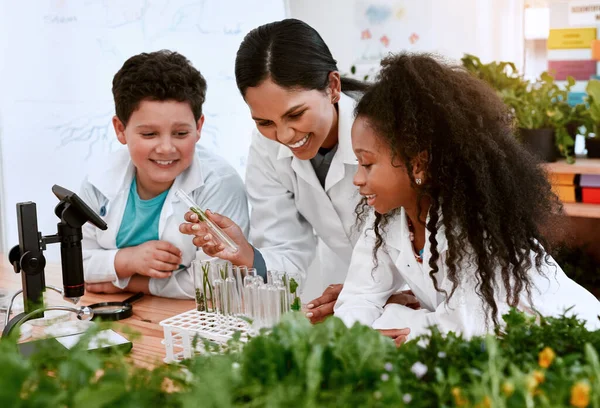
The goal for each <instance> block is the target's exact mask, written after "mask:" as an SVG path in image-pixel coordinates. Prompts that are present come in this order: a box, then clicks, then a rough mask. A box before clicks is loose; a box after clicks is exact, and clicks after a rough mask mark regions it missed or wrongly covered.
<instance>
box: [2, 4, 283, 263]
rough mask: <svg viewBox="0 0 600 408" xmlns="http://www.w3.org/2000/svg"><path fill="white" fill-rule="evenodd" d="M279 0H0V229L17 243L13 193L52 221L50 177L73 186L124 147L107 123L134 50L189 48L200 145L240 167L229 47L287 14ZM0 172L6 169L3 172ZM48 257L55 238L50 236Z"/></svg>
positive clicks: (246, 118) (55, 251) (246, 136)
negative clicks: (199, 109) (196, 76)
mask: <svg viewBox="0 0 600 408" xmlns="http://www.w3.org/2000/svg"><path fill="white" fill-rule="evenodd" d="M284 4H285V3H284V0H219V1H216V0H215V1H212V0H211V1H203V0H170V1H168V2H166V1H165V2H163V1H141V0H128V1H102V0H92V1H80V0H61V1H55V0H19V1H0V50H1V51H2V52H0V90H1V91H0V144H1V149H2V150H1V151H0V167H2V172H1V174H0V179H1V180H2V181H0V214H1V215H0V217H2V220H1V222H0V229H1V230H0V235H2V236H3V238H2V239H3V240H5V245H4V248H3V249H2V248H0V250H3V251H4V252H6V250H8V249H10V248H11V247H12V246H14V245H16V244H17V243H18V236H17V225H16V211H15V204H16V203H18V202H24V201H33V202H35V203H36V204H37V210H38V227H39V230H40V231H41V232H42V233H43V234H44V235H49V234H53V233H55V232H56V223H57V221H58V218H57V217H56V216H55V215H54V207H55V206H56V204H57V202H58V200H57V199H56V197H54V195H53V194H52V192H51V187H52V185H53V184H59V185H62V186H64V187H66V188H68V189H70V190H73V191H78V190H79V189H80V186H81V183H82V181H83V179H84V176H85V175H86V174H87V173H89V172H90V171H94V170H100V169H102V168H104V165H105V164H104V163H103V160H104V159H105V156H106V155H107V154H110V153H112V152H114V151H116V150H117V149H122V148H123V147H122V146H120V144H119V143H118V141H117V139H116V137H115V134H114V130H113V127H112V124H111V119H112V116H113V115H114V103H113V100H112V94H111V86H112V78H113V76H114V74H115V73H116V72H117V70H118V69H119V68H120V67H121V66H122V65H123V62H124V61H125V60H126V59H127V58H129V57H131V56H132V55H135V54H138V53H140V52H149V51H156V50H160V49H165V48H166V49H171V50H174V51H178V52H180V53H182V54H183V55H185V56H186V57H187V58H188V59H190V60H191V61H192V63H193V64H194V66H195V67H197V68H198V69H199V70H200V71H201V72H202V74H203V75H204V77H205V78H206V80H207V83H208V90H207V96H206V103H205V105H204V107H203V111H204V114H205V118H206V119H205V122H204V127H203V129H202V137H201V140H200V145H203V146H205V147H206V148H208V149H210V150H212V151H214V152H215V153H218V154H219V155H221V156H222V157H224V158H225V159H226V160H228V161H229V163H230V164H231V165H232V166H233V167H234V168H235V169H236V170H237V171H238V172H239V173H240V174H241V175H242V176H243V175H244V173H245V160H246V156H247V153H248V147H249V145H250V135H251V132H252V130H253V129H254V128H255V124H254V122H253V121H252V119H251V118H250V115H249V114H248V107H247V105H246V104H245V103H244V101H243V99H242V98H241V97H240V94H239V91H238V89H237V87H236V85H235V78H234V73H233V70H234V61H235V54H236V51H237V49H238V47H239V44H240V43H241V41H242V39H243V37H244V36H245V35H246V33H247V32H248V31H250V30H251V29H253V28H255V27H257V26H259V25H262V24H265V23H268V22H271V21H274V20H280V19H282V18H285V16H286V14H285V8H284ZM2 176H3V177H2ZM46 256H47V258H48V260H49V261H52V262H55V261H57V260H59V246H58V245H51V246H49V247H48V251H47V252H46Z"/></svg>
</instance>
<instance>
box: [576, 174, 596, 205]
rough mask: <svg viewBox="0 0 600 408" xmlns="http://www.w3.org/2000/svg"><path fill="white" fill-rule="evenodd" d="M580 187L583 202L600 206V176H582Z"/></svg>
mask: <svg viewBox="0 0 600 408" xmlns="http://www.w3.org/2000/svg"><path fill="white" fill-rule="evenodd" d="M579 185H580V186H581V201H582V202H584V203H590V204H600V175H598V174H582V175H581V178H580V180H579Z"/></svg>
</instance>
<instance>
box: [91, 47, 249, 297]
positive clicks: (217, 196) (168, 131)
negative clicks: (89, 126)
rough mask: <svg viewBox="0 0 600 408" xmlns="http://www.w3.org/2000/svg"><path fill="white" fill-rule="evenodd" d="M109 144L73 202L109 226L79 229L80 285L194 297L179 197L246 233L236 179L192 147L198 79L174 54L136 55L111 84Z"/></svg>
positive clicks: (198, 111)
mask: <svg viewBox="0 0 600 408" xmlns="http://www.w3.org/2000/svg"><path fill="white" fill-rule="evenodd" d="M112 92H113V96H114V101H115V110H116V115H115V116H114V117H113V126H114V128H115V132H116V134H117V139H118V140H119V142H121V143H122V144H123V145H126V146H127V148H128V150H123V151H119V152H116V153H113V154H112V155H111V157H110V158H109V159H108V161H107V165H106V168H104V169H103V170H102V171H99V172H95V173H92V174H90V175H89V176H88V178H87V179H86V180H85V181H84V183H83V187H82V190H81V197H82V198H83V199H84V200H85V201H86V203H87V204H88V205H89V206H90V207H91V208H92V209H94V210H95V211H96V212H97V213H98V214H99V215H100V216H101V217H102V218H103V219H104V221H106V223H107V224H108V230H107V231H100V230H99V229H97V228H94V227H93V226H91V225H90V224H86V225H84V227H83V236H84V238H83V244H82V245H83V262H84V270H85V280H86V282H87V283H88V284H87V286H86V288H87V290H88V291H91V292H104V293H115V292H121V291H129V292H139V291H141V292H144V293H150V294H152V295H157V296H164V297H171V298H193V291H194V284H193V278H192V274H191V268H188V267H189V266H190V263H191V261H192V260H194V259H195V257H196V251H197V248H196V247H195V246H194V245H193V243H192V242H191V240H190V239H189V238H188V237H187V236H185V235H183V234H181V233H180V232H179V224H180V223H181V221H182V220H183V215H184V213H185V211H186V210H187V208H186V207H185V205H184V204H183V203H182V202H180V201H179V199H178V198H177V197H175V192H176V191H177V190H178V189H183V190H184V191H185V192H186V193H188V194H189V195H190V196H191V197H192V198H193V199H194V200H195V201H196V203H197V204H198V205H200V207H202V208H204V209H212V210H214V211H218V212H219V213H221V214H226V215H227V216H228V217H231V218H233V219H234V220H235V221H236V222H237V223H239V225H240V226H243V228H244V231H245V233H246V234H247V233H248V223H249V221H248V204H247V198H246V193H245V190H244V185H243V182H242V180H241V178H240V177H239V175H238V174H237V172H236V171H235V170H234V169H233V168H232V167H231V166H230V165H229V164H227V163H226V162H225V161H224V160H223V159H221V158H219V157H217V156H215V155H213V154H211V153H209V152H208V151H206V150H205V149H203V148H201V147H200V148H198V149H196V143H197V142H198V140H199V139H200V132H201V130H202V124H203V123H204V115H203V114H202V104H203V103H204V99H205V95H206V81H205V80H204V78H203V77H202V75H201V74H200V72H198V70H196V69H195V68H194V67H193V66H192V65H191V63H190V62H189V61H188V60H187V59H186V58H185V57H184V56H182V55H181V54H178V53H176V52H171V51H166V50H163V51H158V52H152V53H142V54H139V55H136V56H134V57H131V58H129V59H128V60H127V61H125V64H124V65H123V67H122V68H121V69H120V70H119V72H117V74H116V75H115V76H114V78H113V87H112Z"/></svg>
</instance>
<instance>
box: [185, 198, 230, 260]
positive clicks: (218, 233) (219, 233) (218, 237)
mask: <svg viewBox="0 0 600 408" xmlns="http://www.w3.org/2000/svg"><path fill="white" fill-rule="evenodd" d="M175 196H176V197H178V198H179V199H180V200H182V201H183V202H184V203H185V204H186V205H187V206H188V207H189V209H190V211H193V212H194V213H196V215H198V218H199V219H200V221H201V222H204V223H205V224H206V226H207V227H208V229H209V230H210V232H211V234H212V235H213V239H214V241H215V243H217V244H222V245H223V246H224V247H225V248H226V249H229V250H230V251H231V252H237V251H238V246H237V245H236V243H235V242H233V240H232V239H231V238H229V236H228V235H227V234H226V233H225V232H223V230H222V229H221V228H219V226H218V225H217V224H215V223H214V222H213V221H212V220H211V219H210V218H208V217H207V215H206V213H205V212H204V211H203V210H202V209H201V208H200V207H199V206H198V205H197V204H196V203H195V202H194V200H192V198H191V197H190V196H189V195H187V194H186V193H185V191H183V190H181V189H179V190H177V191H176V192H175Z"/></svg>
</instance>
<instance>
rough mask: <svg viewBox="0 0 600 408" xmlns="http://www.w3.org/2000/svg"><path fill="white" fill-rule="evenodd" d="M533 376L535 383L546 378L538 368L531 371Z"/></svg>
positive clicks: (539, 382) (541, 381)
mask: <svg viewBox="0 0 600 408" xmlns="http://www.w3.org/2000/svg"><path fill="white" fill-rule="evenodd" d="M533 378H535V381H536V382H537V385H540V384H541V383H543V382H544V381H545V380H546V376H545V375H544V373H543V372H541V371H538V370H534V371H533Z"/></svg>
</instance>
